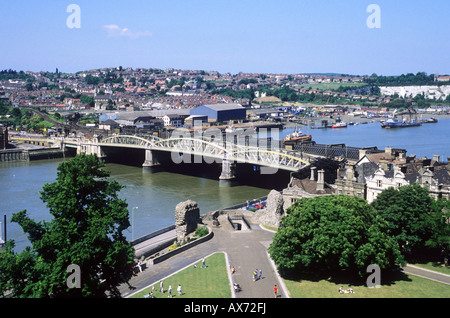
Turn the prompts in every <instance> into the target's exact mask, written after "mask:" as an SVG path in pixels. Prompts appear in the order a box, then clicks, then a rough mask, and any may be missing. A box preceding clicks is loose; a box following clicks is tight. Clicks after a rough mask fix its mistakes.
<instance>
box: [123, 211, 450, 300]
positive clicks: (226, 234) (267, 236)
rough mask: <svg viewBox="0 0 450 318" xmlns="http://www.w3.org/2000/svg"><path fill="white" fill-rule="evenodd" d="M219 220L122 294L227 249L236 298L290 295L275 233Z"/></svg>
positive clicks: (431, 275) (443, 278)
mask: <svg viewBox="0 0 450 318" xmlns="http://www.w3.org/2000/svg"><path fill="white" fill-rule="evenodd" d="M219 222H220V224H221V226H220V227H218V228H215V227H214V228H213V232H214V236H213V238H212V239H210V240H209V241H206V242H204V243H202V244H199V245H197V246H195V247H194V248H190V249H188V250H186V251H183V252H181V253H179V254H177V255H175V256H172V257H170V258H168V259H167V260H165V261H163V262H161V263H158V264H155V265H150V266H149V267H147V268H146V269H145V270H144V271H143V272H142V273H139V274H138V275H137V276H134V277H133V278H132V279H131V281H130V285H131V286H133V289H131V290H130V289H129V287H128V286H127V285H122V286H121V287H120V290H121V293H122V296H123V297H128V296H130V295H132V294H133V293H135V292H137V291H139V290H141V289H143V288H146V287H148V286H151V285H153V284H155V283H157V282H158V281H159V280H161V279H163V278H165V277H167V276H170V275H172V274H173V273H174V272H176V271H179V270H181V269H183V268H185V267H187V266H189V265H191V264H193V263H195V262H197V261H199V260H201V259H202V258H203V257H206V256H208V255H211V254H213V253H215V252H224V253H226V255H227V257H228V261H229V265H233V266H234V267H235V269H236V273H235V274H233V275H231V280H232V281H233V282H237V283H239V284H240V285H241V287H242V291H241V292H239V293H236V294H235V295H234V296H235V297H236V298H273V297H274V295H273V286H274V285H275V284H277V285H278V286H279V291H280V292H279V294H281V296H280V297H282V298H284V297H289V296H288V293H287V290H286V288H285V287H284V284H283V282H282V280H281V278H280V277H279V276H278V274H277V272H276V269H275V267H274V265H273V263H272V261H271V260H270V258H269V256H268V254H267V247H268V246H269V244H270V242H272V238H273V235H274V233H272V232H270V231H267V230H264V229H262V228H261V227H260V226H259V225H258V224H253V223H252V224H251V227H252V230H251V231H234V230H233V229H232V227H231V225H230V224H229V223H228V221H227V219H226V217H220V218H219ZM256 269H262V279H260V280H258V281H255V282H254V281H253V280H252V273H253V271H254V270H256ZM403 271H404V272H405V273H407V274H411V275H416V276H421V277H424V278H427V279H431V280H434V281H438V282H440V283H444V284H450V275H446V274H440V273H437V272H434V271H430V270H426V269H422V268H419V267H416V266H412V265H407V266H405V267H403Z"/></svg>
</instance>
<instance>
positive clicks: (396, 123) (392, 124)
mask: <svg viewBox="0 0 450 318" xmlns="http://www.w3.org/2000/svg"><path fill="white" fill-rule="evenodd" d="M421 125H422V123H421V122H420V121H416V120H411V121H406V120H403V121H400V120H398V119H397V118H389V119H388V120H386V121H382V122H381V128H404V127H417V126H421Z"/></svg>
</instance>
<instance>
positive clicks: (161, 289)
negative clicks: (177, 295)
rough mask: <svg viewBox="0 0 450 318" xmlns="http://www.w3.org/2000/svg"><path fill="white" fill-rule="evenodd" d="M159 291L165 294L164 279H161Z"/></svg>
mask: <svg viewBox="0 0 450 318" xmlns="http://www.w3.org/2000/svg"><path fill="white" fill-rule="evenodd" d="M159 291H160V292H161V293H163V294H164V283H163V281H162V280H160V281H159Z"/></svg>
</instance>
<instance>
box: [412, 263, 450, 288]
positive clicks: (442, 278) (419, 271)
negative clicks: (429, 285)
mask: <svg viewBox="0 0 450 318" xmlns="http://www.w3.org/2000/svg"><path fill="white" fill-rule="evenodd" d="M403 271H404V272H405V273H406V274H411V275H415V276H420V277H423V278H427V279H431V280H434V281H436V282H439V283H443V284H447V285H450V275H447V274H443V273H439V272H435V271H431V270H428V269H424V268H420V267H417V266H414V265H406V266H404V267H403Z"/></svg>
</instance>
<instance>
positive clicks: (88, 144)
mask: <svg viewBox="0 0 450 318" xmlns="http://www.w3.org/2000/svg"><path fill="white" fill-rule="evenodd" d="M82 153H84V154H87V155H93V154H96V155H97V157H99V158H104V157H106V155H105V153H104V152H103V150H102V147H101V146H100V145H99V144H98V140H97V139H95V140H92V141H90V140H88V141H85V142H83V141H80V142H78V145H77V155H79V154H82Z"/></svg>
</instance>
